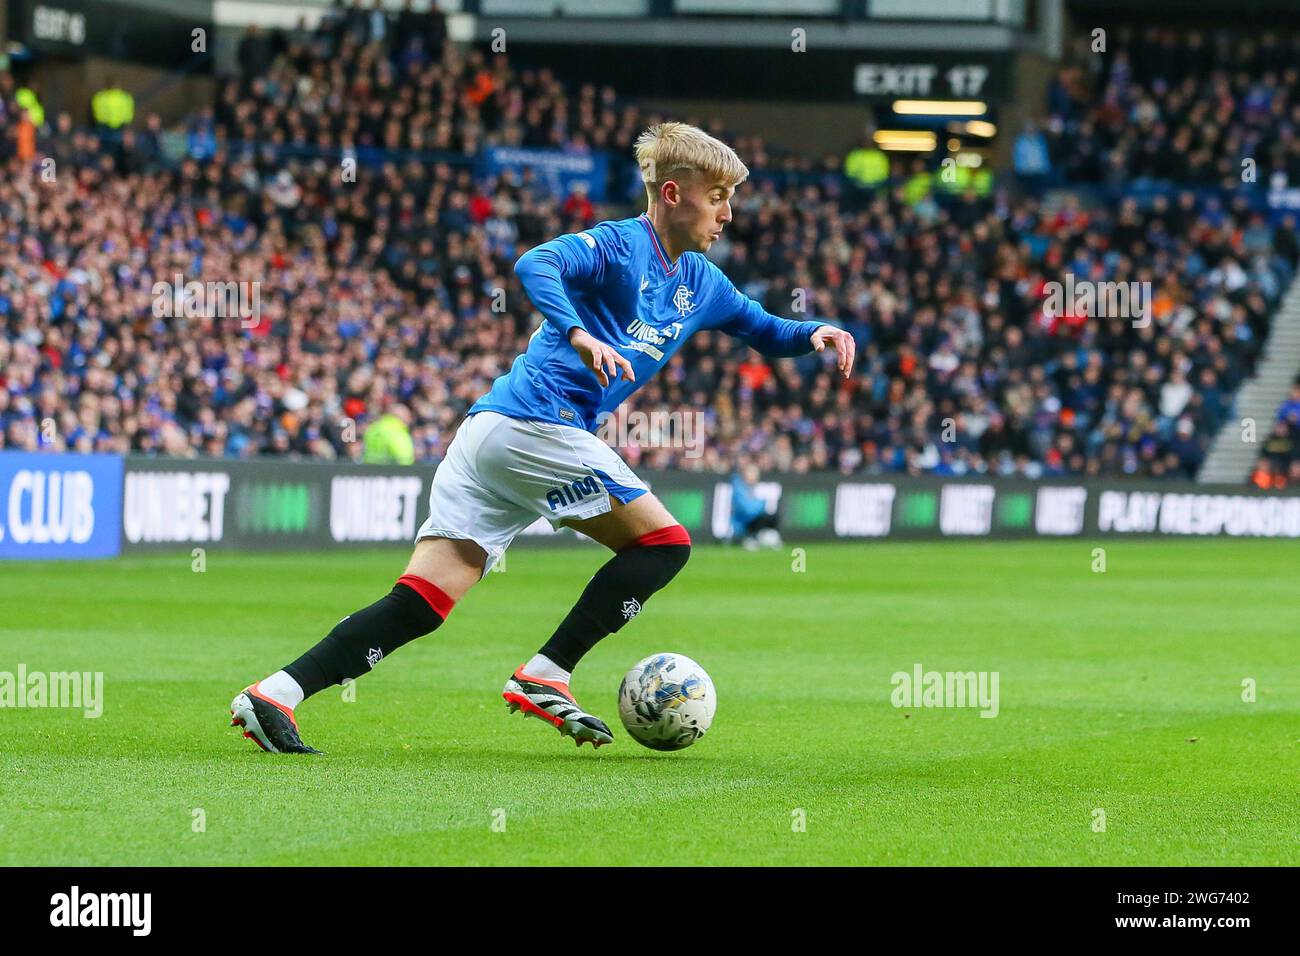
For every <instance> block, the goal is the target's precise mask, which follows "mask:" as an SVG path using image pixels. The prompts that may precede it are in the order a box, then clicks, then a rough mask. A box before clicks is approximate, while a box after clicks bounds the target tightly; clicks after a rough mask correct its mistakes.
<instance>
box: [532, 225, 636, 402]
mask: <svg viewBox="0 0 1300 956" xmlns="http://www.w3.org/2000/svg"><path fill="white" fill-rule="evenodd" d="M593 231H594V230H593ZM604 273H605V257H604V255H603V254H602V250H601V246H600V244H599V243H598V242H597V241H596V238H595V237H594V236H593V235H592V234H591V233H590V232H580V233H577V234H575V235H567V236H559V237H558V238H556V239H552V240H551V241H550V242H544V243H542V244H541V245H540V246H536V247H534V248H532V249H529V250H528V251H527V252H525V253H524V254H523V255H522V256H520V257H519V260H518V261H517V262H516V263H515V275H517V276H518V277H519V281H520V282H521V283H522V284H523V287H524V291H525V292H527V293H528V298H529V299H531V300H532V302H533V305H535V306H537V309H538V311H539V312H541V313H542V315H543V316H544V317H545V318H546V321H547V322H550V323H551V324H552V325H554V326H555V327H556V328H557V329H558V330H559V332H560V334H561V335H562V336H564V338H565V339H566V340H567V341H568V343H569V344H570V345H571V346H573V350H574V351H575V352H577V353H578V356H579V358H581V359H582V364H583V365H585V366H586V367H587V368H589V369H591V371H592V374H594V375H595V376H596V380H597V381H598V382H600V385H601V387H602V388H605V387H608V386H609V383H610V380H611V379H613V378H614V377H616V376H617V374H618V371H617V370H618V369H620V368H621V369H623V371H624V373H625V374H626V375H627V377H628V379H629V380H630V381H635V380H636V375H635V374H634V373H633V372H632V363H630V362H629V361H628V360H627V359H625V358H624V357H623V356H622V355H620V354H619V353H618V351H617V350H616V349H614V347H613V346H611V345H608V344H606V343H604V342H602V341H600V340H599V339H597V338H596V337H595V336H594V335H592V334H591V333H590V332H588V331H587V329H586V327H585V326H584V325H583V324H582V317H581V316H579V315H578V313H577V311H576V310H575V309H574V308H573V303H572V302H571V301H570V300H569V294H568V291H567V290H566V289H565V285H564V284H565V282H566V281H571V282H582V283H585V282H599V281H600V280H601V279H602V278H603V276H604Z"/></svg>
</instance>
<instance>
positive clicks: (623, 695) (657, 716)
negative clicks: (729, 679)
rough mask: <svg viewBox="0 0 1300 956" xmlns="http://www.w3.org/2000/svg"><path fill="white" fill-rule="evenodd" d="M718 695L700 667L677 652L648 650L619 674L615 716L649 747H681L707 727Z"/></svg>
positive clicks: (673, 748) (655, 748)
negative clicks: (648, 652) (644, 657)
mask: <svg viewBox="0 0 1300 956" xmlns="http://www.w3.org/2000/svg"><path fill="white" fill-rule="evenodd" d="M717 708H718V695H717V694H716V693H715V692H714V690H713V681H712V680H711V679H710V678H709V675H708V674H706V673H705V672H704V668H703V667H701V666H700V665H699V664H697V663H695V661H693V660H691V659H690V658H689V657H684V656H682V655H681V654H652V655H651V656H649V657H647V658H646V659H645V660H643V661H641V662H640V663H638V664H637V665H636V666H635V667H633V668H632V669H631V670H630V671H628V672H627V676H626V677H624V678H623V683H622V684H620V685H619V688H618V715H619V717H621V718H622V720H623V726H624V727H626V728H627V732H628V733H629V734H631V735H632V737H633V739H634V740H636V742H637V743H639V744H644V745H645V746H647V747H649V748H650V749H651V750H681V749H683V748H685V747H689V746H690V745H691V744H693V743H695V741H697V740H699V739H700V738H701V737H703V736H704V735H705V733H707V732H708V729H709V725H710V724H712V723H713V712H714V711H715V710H717Z"/></svg>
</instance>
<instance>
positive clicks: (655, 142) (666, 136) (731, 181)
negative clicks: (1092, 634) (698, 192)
mask: <svg viewBox="0 0 1300 956" xmlns="http://www.w3.org/2000/svg"><path fill="white" fill-rule="evenodd" d="M636 164H637V166H639V167H640V168H641V179H642V181H643V182H644V183H645V188H646V193H647V195H648V197H649V199H650V201H651V202H653V201H654V197H655V195H656V194H657V193H658V188H659V187H660V186H661V185H663V184H664V183H666V182H668V181H669V180H670V179H676V178H677V177H679V176H680V175H681V174H682V173H683V172H686V171H688V170H689V171H693V172H696V173H699V174H700V175H702V176H703V177H704V178H705V179H707V180H709V181H710V182H717V183H726V184H727V185H729V186H739V185H740V184H741V183H743V182H744V181H745V180H746V179H748V178H749V168H748V167H747V166H746V165H745V164H744V163H742V162H741V161H740V157H739V156H737V155H736V151H735V150H734V149H732V148H731V147H730V146H728V145H727V144H726V143H724V142H722V141H721V140H719V139H714V138H713V137H712V136H710V135H709V134H708V133H706V132H704V130H702V129H699V128H698V127H695V126H691V125H690V124H688V123H659V124H657V125H655V126H651V127H650V128H649V129H648V130H646V131H645V132H644V133H642V134H641V135H640V136H638V137H637V138H636Z"/></svg>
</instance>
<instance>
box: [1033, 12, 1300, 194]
mask: <svg viewBox="0 0 1300 956" xmlns="http://www.w3.org/2000/svg"><path fill="white" fill-rule="evenodd" d="M1097 42H1099V41H1098V40H1093V39H1091V38H1088V37H1085V38H1081V39H1080V40H1079V41H1078V44H1077V46H1076V48H1075V50H1074V55H1073V56H1072V57H1071V58H1070V60H1069V62H1068V63H1067V64H1066V65H1064V66H1063V67H1062V68H1061V69H1060V71H1059V72H1058V74H1057V76H1056V78H1055V79H1054V80H1053V81H1052V83H1051V84H1050V86H1049V88H1048V95H1047V103H1046V107H1047V114H1048V121H1047V125H1046V130H1045V136H1046V143H1047V151H1048V153H1049V155H1050V164H1049V165H1050V167H1051V169H1052V170H1053V171H1054V172H1055V173H1056V174H1057V177H1058V179H1063V180H1064V181H1068V182H1074V183H1079V182H1091V183H1108V184H1112V185H1116V186H1121V187H1123V186H1127V185H1129V184H1130V183H1132V182H1133V181H1134V180H1161V181H1171V182H1176V183H1179V184H1181V185H1185V186H1218V187H1221V188H1224V189H1227V190H1229V191H1231V190H1235V189H1238V188H1240V187H1241V186H1242V185H1243V183H1246V184H1250V185H1253V184H1255V183H1259V184H1261V185H1260V188H1268V186H1269V185H1270V184H1273V183H1274V181H1275V180H1276V181H1277V182H1280V183H1281V184H1286V183H1290V184H1292V185H1300V92H1298V91H1300V35H1296V34H1291V33H1287V34H1278V33H1275V32H1269V31H1267V30H1265V31H1263V32H1253V33H1244V32H1231V31H1228V30H1215V31H1200V30H1179V29H1174V28H1172V27H1160V26H1148V27H1142V28H1138V27H1123V28H1118V29H1115V30H1111V31H1109V33H1108V35H1106V36H1105V37H1103V38H1100V42H1104V43H1105V44H1106V48H1105V50H1104V54H1102V55H1099V54H1098V52H1096V51H1094V45H1095V44H1096V43H1097ZM1278 177H1280V179H1278Z"/></svg>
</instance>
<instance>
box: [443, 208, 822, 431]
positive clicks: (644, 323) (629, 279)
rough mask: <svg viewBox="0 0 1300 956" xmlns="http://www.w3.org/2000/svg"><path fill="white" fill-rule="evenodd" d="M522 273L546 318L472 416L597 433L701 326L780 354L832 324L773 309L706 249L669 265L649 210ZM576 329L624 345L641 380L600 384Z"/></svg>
mask: <svg viewBox="0 0 1300 956" xmlns="http://www.w3.org/2000/svg"><path fill="white" fill-rule="evenodd" d="M515 274H516V275H517V276H519V279H520V281H521V282H522V283H523V286H524V289H525V291H527V293H528V296H529V298H530V299H532V301H533V304H534V305H535V306H537V309H538V310H539V311H540V312H541V313H542V315H544V316H545V317H546V321H545V322H543V323H542V324H541V325H540V326H539V327H538V329H537V331H536V332H535V333H533V337H532V338H531V339H530V340H529V342H528V348H527V349H526V350H525V351H524V353H523V354H522V355H520V356H519V357H518V358H516V359H515V361H514V364H512V365H511V366H510V371H509V372H507V373H506V374H505V375H502V376H501V377H500V378H498V379H497V380H496V381H495V382H493V384H492V390H491V391H489V392H488V393H487V394H486V395H484V396H483V397H482V398H480V399H479V400H478V401H477V402H475V403H474V405H473V406H472V407H471V408H470V410H469V413H470V414H471V415H472V414H474V413H475V412H484V411H494V412H498V413H500V414H502V415H505V416H507V417H509V418H526V419H534V420H537V421H544V422H555V423H557V424H560V425H573V426H575V427H577V428H584V429H586V430H588V431H595V430H596V429H597V428H598V427H599V426H600V421H601V417H602V415H603V414H604V413H606V412H611V411H613V410H614V409H616V408H617V407H618V406H619V405H620V404H622V403H623V402H624V401H625V400H626V399H627V397H628V396H629V395H631V394H632V393H634V392H635V391H636V390H637V389H638V388H640V387H641V386H642V385H644V384H645V383H646V382H648V381H649V380H650V379H651V378H652V377H654V375H655V374H656V373H657V372H658V371H659V370H660V369H661V368H663V366H664V364H665V363H666V362H667V361H668V360H669V359H670V358H671V357H672V355H673V353H674V352H676V351H677V350H678V349H679V348H681V346H682V343H683V342H685V341H686V339H687V338H689V337H690V336H691V335H693V334H694V333H696V332H697V331H699V330H700V329H717V330H718V331H721V332H725V333H727V334H728V335H734V336H737V337H738V338H740V339H742V340H744V341H745V342H746V343H748V344H749V345H751V346H753V347H754V348H756V349H757V350H758V351H760V352H762V353H764V354H766V355H774V356H782V355H802V354H803V353H805V352H809V351H811V350H812V341H811V338H812V334H813V333H814V332H815V331H817V329H819V328H821V327H822V325H824V324H825V323H822V322H796V321H793V320H791V319H783V318H780V317H779V316H775V315H772V314H770V313H768V312H766V311H765V310H764V309H763V307H762V306H761V305H760V304H759V303H758V302H756V301H754V300H753V299H751V298H749V297H748V296H747V295H745V294H743V293H742V292H740V291H739V290H738V289H737V288H736V287H735V286H734V285H732V283H731V280H730V279H728V278H727V277H726V276H725V275H723V273H722V271H721V270H720V269H719V268H718V267H717V266H715V265H714V264H713V263H712V262H710V261H709V260H708V259H707V258H705V257H704V256H703V255H701V254H700V253H697V252H687V253H684V254H683V255H682V256H681V257H680V258H678V260H677V261H676V262H675V263H670V262H669V261H668V256H667V254H666V253H665V252H664V248H663V245H662V244H661V243H660V241H659V237H658V235H656V233H655V231H654V227H653V226H652V225H651V223H650V220H649V219H648V218H647V217H646V216H645V215H644V214H643V215H640V216H637V217H636V218H634V219H621V220H617V221H612V220H611V221H606V222H602V223H598V224H597V225H595V226H593V227H592V228H591V229H588V230H586V231H585V232H579V233H576V234H572V235H566V236H560V237H559V238H557V239H552V240H551V241H550V242H545V243H542V244H541V245H540V246H537V247H536V248H534V249H531V250H529V251H528V252H526V253H524V254H523V255H522V256H520V258H519V261H518V262H516V263H515ZM574 326H580V327H581V328H583V329H586V330H587V331H588V332H589V333H591V334H592V335H593V336H595V337H596V338H597V339H599V340H600V341H601V342H604V343H606V344H607V345H611V346H613V347H615V348H616V349H618V351H619V352H620V353H622V355H623V357H624V358H626V359H627V360H628V361H629V362H631V364H632V368H633V369H635V371H636V381H635V382H632V381H629V380H628V379H627V377H626V375H625V374H624V373H623V372H622V371H621V370H620V371H619V372H618V374H617V376H616V377H614V378H612V379H610V383H609V385H608V386H602V385H601V384H600V382H599V381H598V380H597V379H596V376H595V374H594V373H593V372H592V371H591V370H590V369H589V368H587V367H585V366H584V365H583V364H582V360H581V358H580V357H579V355H578V353H577V352H576V351H575V350H574V348H573V346H572V345H570V344H569V332H570V331H571V330H572V329H573V327H574Z"/></svg>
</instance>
